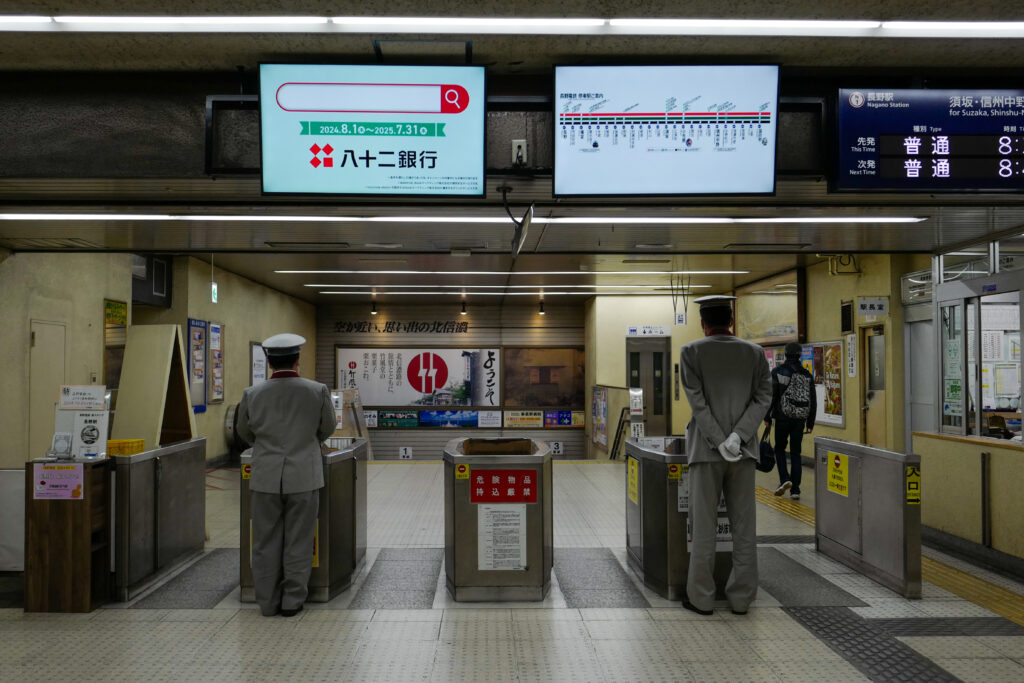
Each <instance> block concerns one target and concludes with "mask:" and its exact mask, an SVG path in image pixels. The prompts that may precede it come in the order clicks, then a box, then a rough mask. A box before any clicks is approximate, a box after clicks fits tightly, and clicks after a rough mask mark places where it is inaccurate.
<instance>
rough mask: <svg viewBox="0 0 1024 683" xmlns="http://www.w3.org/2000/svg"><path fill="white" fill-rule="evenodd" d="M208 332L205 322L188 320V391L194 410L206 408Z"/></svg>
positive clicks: (193, 319)
mask: <svg viewBox="0 0 1024 683" xmlns="http://www.w3.org/2000/svg"><path fill="white" fill-rule="evenodd" d="M207 330H208V326H207V323H206V321H205V320H196V319H195V318H189V319H188V390H189V396H190V397H191V399H192V406H193V407H194V408H198V407H201V406H203V407H204V406H206V376H207V368H206V342H207V336H206V333H207ZM196 412H203V411H202V410H197V411H196Z"/></svg>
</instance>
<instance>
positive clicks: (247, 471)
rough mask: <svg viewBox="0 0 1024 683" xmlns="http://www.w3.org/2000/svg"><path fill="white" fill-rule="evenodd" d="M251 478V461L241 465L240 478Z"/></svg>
mask: <svg viewBox="0 0 1024 683" xmlns="http://www.w3.org/2000/svg"><path fill="white" fill-rule="evenodd" d="M251 478H252V463H248V464H245V465H242V479H251Z"/></svg>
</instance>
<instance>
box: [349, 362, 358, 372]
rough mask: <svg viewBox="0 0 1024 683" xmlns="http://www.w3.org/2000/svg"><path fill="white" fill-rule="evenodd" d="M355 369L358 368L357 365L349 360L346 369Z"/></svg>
mask: <svg viewBox="0 0 1024 683" xmlns="http://www.w3.org/2000/svg"><path fill="white" fill-rule="evenodd" d="M357 367H358V365H357V364H356V362H355V361H354V360H350V361H349V362H348V369H349V370H355V369H356V368H357Z"/></svg>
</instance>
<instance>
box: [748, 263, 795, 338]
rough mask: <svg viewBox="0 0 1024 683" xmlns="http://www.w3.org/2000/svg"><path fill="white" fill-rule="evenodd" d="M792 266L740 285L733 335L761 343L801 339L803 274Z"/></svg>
mask: <svg viewBox="0 0 1024 683" xmlns="http://www.w3.org/2000/svg"><path fill="white" fill-rule="evenodd" d="M803 273H804V272H803V270H802V269H800V268H795V269H793V270H788V271H786V272H784V273H779V274H778V275H774V276H772V277H769V278H765V279H763V280H758V281H757V282H752V283H750V284H747V285H743V286H742V287H737V288H736V290H735V294H736V336H737V337H739V338H740V339H746V340H747V341H749V342H753V343H755V344H761V345H762V346H774V345H776V344H786V343H787V342H793V341H795V342H798V341H801V340H802V339H803V338H804V277H803Z"/></svg>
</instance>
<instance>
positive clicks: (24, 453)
mask: <svg viewBox="0 0 1024 683" xmlns="http://www.w3.org/2000/svg"><path fill="white" fill-rule="evenodd" d="M0 292H2V293H3V296H0V320H2V321H3V324H2V325H0V366H2V367H3V368H4V369H5V370H4V387H3V391H2V392H0V433H2V434H4V439H3V445H2V446H0V468H10V467H13V468H18V467H21V466H22V465H23V464H24V463H25V461H27V460H31V459H32V458H34V457H39V456H41V455H43V454H42V453H29V452H28V450H29V447H28V438H29V437H28V430H29V415H28V406H29V332H30V327H31V321H32V320H43V321H50V322H60V323H64V324H65V326H66V328H67V337H66V341H65V359H66V370H67V381H68V383H69V384H90V383H91V382H92V379H93V377H95V378H96V379H97V381H102V377H103V300H104V299H113V300H117V301H125V302H127V301H131V298H132V278H131V256H130V255H128V254H28V253H18V254H13V255H10V256H8V257H7V258H2V254H0ZM129 315H130V313H129ZM58 390H59V387H53V400H54V403H56V402H57V397H58Z"/></svg>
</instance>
